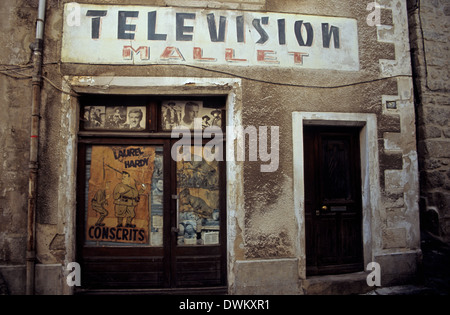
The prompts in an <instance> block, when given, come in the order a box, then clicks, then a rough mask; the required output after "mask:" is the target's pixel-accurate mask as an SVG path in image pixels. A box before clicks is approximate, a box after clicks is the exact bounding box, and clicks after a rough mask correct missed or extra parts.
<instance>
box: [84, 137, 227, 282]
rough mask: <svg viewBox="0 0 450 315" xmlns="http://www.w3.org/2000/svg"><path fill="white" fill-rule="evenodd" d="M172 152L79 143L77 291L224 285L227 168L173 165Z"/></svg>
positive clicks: (126, 143) (160, 143)
mask: <svg viewBox="0 0 450 315" xmlns="http://www.w3.org/2000/svg"><path fill="white" fill-rule="evenodd" d="M173 145H176V142H175V141H174V140H170V139H153V140H149V139H146V140H143V139H105V138H99V139H93V138H90V139H88V140H83V139H80V146H79V171H78V215H77V225H78V227H77V231H78V234H77V261H78V262H79V263H80V265H81V272H82V287H81V289H88V290H91V289H100V290H102V289H153V290H155V289H156V290H158V289H164V290H171V289H174V288H199V287H201V288H203V287H216V288H217V287H225V286H226V259H225V257H226V247H225V244H226V234H225V232H226V226H225V222H226V220H225V190H224V189H225V173H224V172H223V170H224V166H223V163H224V162H218V161H216V162H211V163H209V162H206V161H205V160H204V159H203V160H201V159H200V160H198V161H197V160H194V161H191V162H190V161H187V162H186V161H180V162H177V161H174V159H173V158H172V156H171V152H172V146H173ZM200 147H201V145H200ZM130 187H131V188H130Z"/></svg>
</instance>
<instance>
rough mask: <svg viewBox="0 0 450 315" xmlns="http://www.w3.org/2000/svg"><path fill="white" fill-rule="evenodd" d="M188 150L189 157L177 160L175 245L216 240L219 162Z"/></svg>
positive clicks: (202, 243) (201, 243) (212, 242)
mask: <svg viewBox="0 0 450 315" xmlns="http://www.w3.org/2000/svg"><path fill="white" fill-rule="evenodd" d="M202 150H204V149H202ZM190 151H191V158H190V161H187V160H181V161H180V162H177V193H178V196H179V208H178V211H179V212H178V229H179V233H178V245H214V244H219V230H220V228H219V222H220V221H219V219H220V218H219V205H220V203H219V196H220V195H219V164H218V161H216V160H214V161H211V162H208V161H206V160H205V159H204V158H203V157H201V156H195V155H194V152H197V151H198V148H197V150H194V147H193V146H191V147H190ZM179 153H180V152H179ZM202 155H203V152H202Z"/></svg>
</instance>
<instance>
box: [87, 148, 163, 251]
mask: <svg viewBox="0 0 450 315" xmlns="http://www.w3.org/2000/svg"><path fill="white" fill-rule="evenodd" d="M154 165H155V147H151V146H93V147H92V154H91V167H90V178H89V188H88V189H89V191H88V209H87V218H86V220H87V228H86V240H87V241H96V242H113V243H128V244H151V242H150V239H149V237H150V234H149V230H152V227H151V219H150V218H151V211H152V209H151V190H152V178H153V173H154ZM155 219H156V218H155ZM102 244H103V243H102Z"/></svg>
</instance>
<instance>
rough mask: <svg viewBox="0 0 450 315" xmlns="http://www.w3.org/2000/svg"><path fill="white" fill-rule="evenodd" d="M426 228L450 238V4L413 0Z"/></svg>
mask: <svg viewBox="0 0 450 315" xmlns="http://www.w3.org/2000/svg"><path fill="white" fill-rule="evenodd" d="M408 4H409V23H410V36H411V48H412V50H411V51H412V56H413V65H414V70H415V88H416V111H417V123H418V150H419V156H420V158H419V162H420V163H419V166H420V188H421V189H420V190H421V195H420V197H421V200H420V201H421V202H420V205H421V216H422V217H421V224H422V227H423V228H424V229H425V230H427V231H429V232H431V233H433V234H434V235H436V236H438V237H441V238H442V239H443V240H444V241H446V242H447V243H449V242H450V212H449V211H450V210H449V209H450V167H449V165H450V153H449V150H448V148H449V145H450V118H449V117H450V107H449V105H450V101H449V100H450V83H449V75H450V70H449V69H450V68H449V66H450V64H449V60H450V52H449V35H448V34H449V31H450V23H449V20H450V3H449V2H448V1H443V0H435V1H431V0H426V1H417V0H412V1H408Z"/></svg>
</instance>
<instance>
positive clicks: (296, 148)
mask: <svg viewBox="0 0 450 315" xmlns="http://www.w3.org/2000/svg"><path fill="white" fill-rule="evenodd" d="M304 125H316V126H358V127H361V131H360V134H359V143H360V160H361V197H362V233H363V257H364V266H366V265H367V264H368V263H369V262H371V261H373V258H374V255H375V253H374V252H373V249H374V248H375V241H374V236H373V229H372V224H373V223H374V222H375V217H376V216H379V212H378V211H377V210H378V209H379V205H380V204H381V192H380V185H379V160H378V137H377V117H376V115H375V114H364V113H335V112H322V113H319V112H293V113H292V140H293V158H294V159H293V161H294V163H293V168H294V210H295V215H296V218H297V222H298V234H297V248H296V251H297V257H298V260H299V278H300V279H306V252H305V245H306V243H305V190H304V187H305V182H304V161H303V157H304V148H303V126H304Z"/></svg>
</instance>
